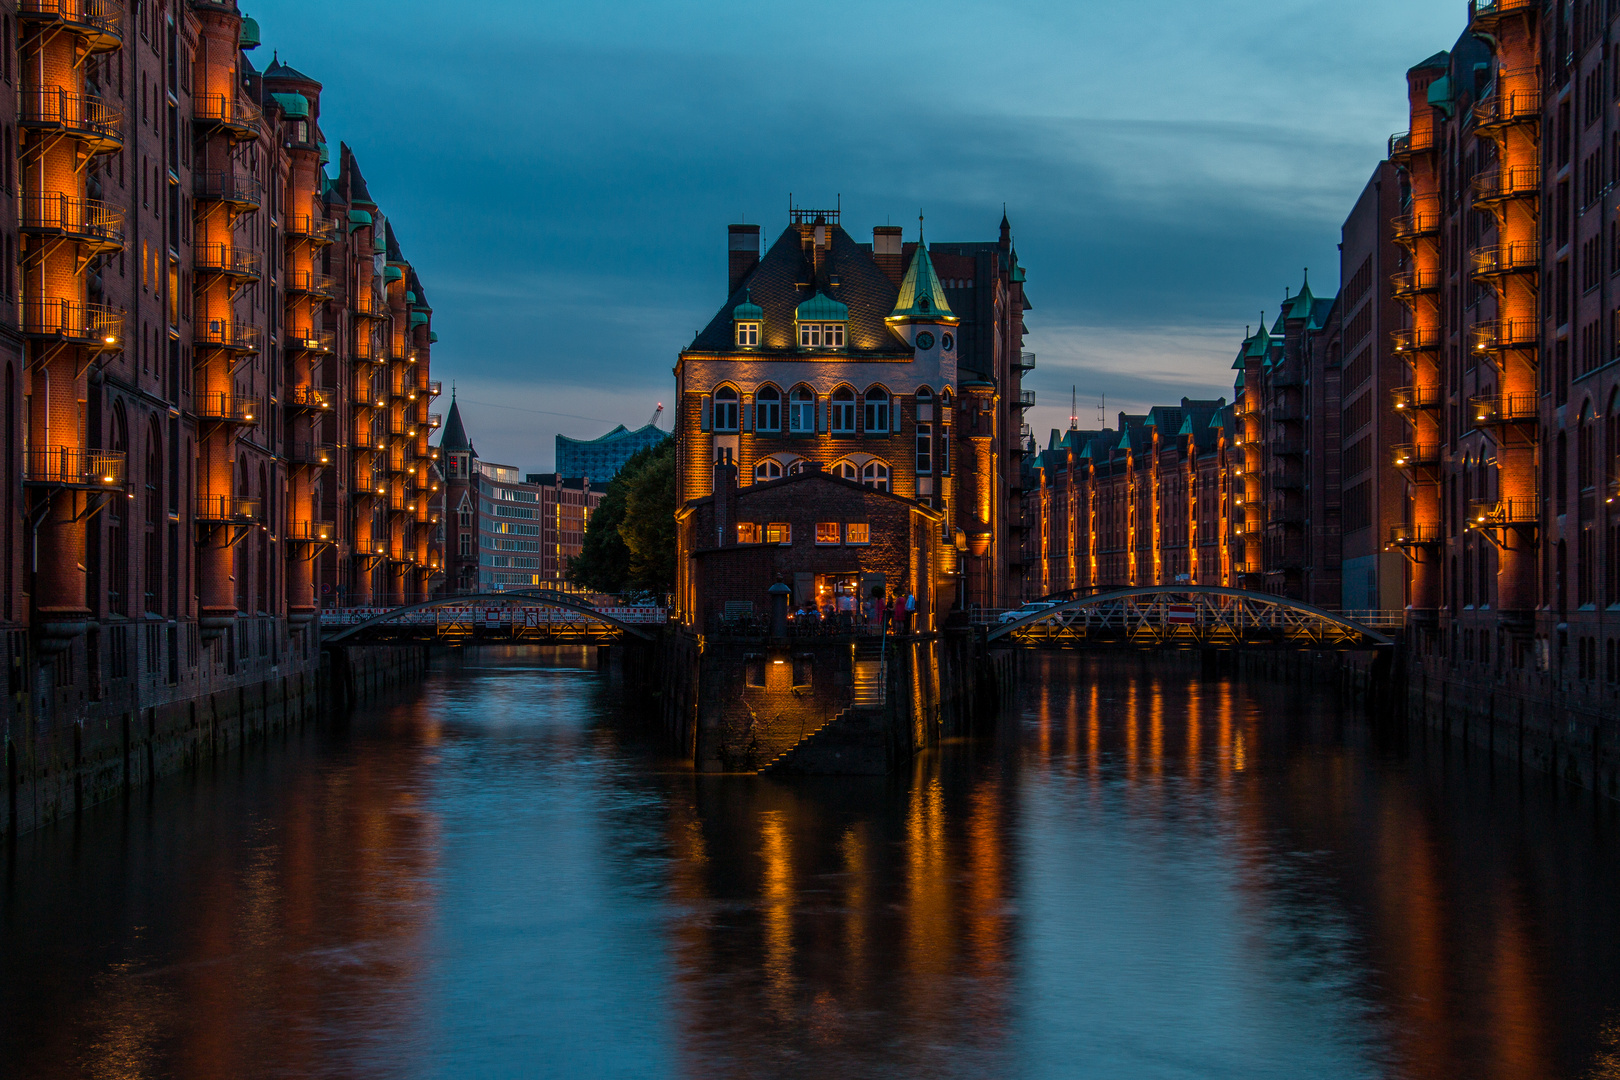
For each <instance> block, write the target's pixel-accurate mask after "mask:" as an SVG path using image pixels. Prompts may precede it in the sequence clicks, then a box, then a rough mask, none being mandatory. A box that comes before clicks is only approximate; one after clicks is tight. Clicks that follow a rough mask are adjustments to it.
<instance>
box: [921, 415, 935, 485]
mask: <svg viewBox="0 0 1620 1080" xmlns="http://www.w3.org/2000/svg"><path fill="white" fill-rule="evenodd" d="M933 471H934V429H933V425H931V424H918V425H917V472H918V473H919V474H924V475H926V474H927V473H931V472H933Z"/></svg>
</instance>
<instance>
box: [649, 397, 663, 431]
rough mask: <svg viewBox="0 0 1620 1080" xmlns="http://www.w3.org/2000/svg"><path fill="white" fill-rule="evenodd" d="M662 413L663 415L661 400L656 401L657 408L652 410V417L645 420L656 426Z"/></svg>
mask: <svg viewBox="0 0 1620 1080" xmlns="http://www.w3.org/2000/svg"><path fill="white" fill-rule="evenodd" d="M663 415H664V403H663V402H662V401H660V402H659V403H658V408H656V409H654V410H653V414H652V419H651V420H649V421H647V423H648V424H650V425H652V426H654V427H656V426H657V425H658V418H659V417H660V416H663Z"/></svg>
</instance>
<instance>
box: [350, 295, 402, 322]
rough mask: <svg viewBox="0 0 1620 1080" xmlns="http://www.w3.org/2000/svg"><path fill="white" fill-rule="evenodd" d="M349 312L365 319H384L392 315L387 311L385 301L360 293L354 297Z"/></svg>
mask: <svg viewBox="0 0 1620 1080" xmlns="http://www.w3.org/2000/svg"><path fill="white" fill-rule="evenodd" d="M350 310H351V311H353V312H354V313H355V314H356V315H359V316H360V317H361V318H365V319H386V318H387V317H388V316H389V315H391V314H392V312H390V311H389V310H388V303H387V301H384V300H378V299H377V298H376V297H375V296H372V295H371V294H370V293H360V294H358V295H357V296H355V298H354V303H353V305H352V306H351V308H350Z"/></svg>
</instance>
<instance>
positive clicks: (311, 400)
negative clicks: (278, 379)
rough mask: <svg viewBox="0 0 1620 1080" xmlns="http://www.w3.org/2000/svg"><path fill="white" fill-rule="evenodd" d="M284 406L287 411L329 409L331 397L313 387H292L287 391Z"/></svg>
mask: <svg viewBox="0 0 1620 1080" xmlns="http://www.w3.org/2000/svg"><path fill="white" fill-rule="evenodd" d="M286 404H287V407H288V408H289V409H330V408H331V407H332V397H331V395H330V394H329V393H327V392H326V391H325V390H319V389H317V388H315V387H313V386H292V387H288V389H287V398H286Z"/></svg>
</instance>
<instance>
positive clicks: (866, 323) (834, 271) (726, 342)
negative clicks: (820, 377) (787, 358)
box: [687, 225, 912, 356]
mask: <svg viewBox="0 0 1620 1080" xmlns="http://www.w3.org/2000/svg"><path fill="white" fill-rule="evenodd" d="M826 228H827V230H828V234H829V245H828V249H827V252H826V254H825V255H824V257H823V258H822V261H821V266H820V268H819V269H816V270H813V269H812V267H811V265H810V260H809V259H808V258H807V257H806V256H805V252H804V248H803V246H802V244H801V241H800V239H799V230H798V228H797V227H796V226H789V227H788V228H787V229H785V230H783V232H782V235H781V236H779V237H777V239H776V242H775V243H773V244H772V245H771V246H770V249H769V250H768V251H766V252H765V256H764V258H762V259H760V261H759V265H757V266H755V267H754V269H753V271H752V272H751V273H749V275H748V276H747V277H746V278H744V279H743V281H742V282H741V283H739V284H738V286H737V289H736V291H735V292H733V293H732V294H731V295H730V296H728V297H727V298H726V301H725V303H723V304H721V305H720V308H719V310H718V311H716V312H715V315H714V318H713V319H711V320H710V321H709V324H708V325H707V326H706V327H704V328H703V329H702V330H700V331H698V334H697V336H696V337H695V338H693V339H692V344H690V345H689V346H687V349H688V351H691V352H730V351H731V350H732V348H733V342H734V340H735V338H734V337H733V330H732V325H731V323H732V312H733V311H734V310H735V309H736V307H737V305H738V304H740V303H742V302H743V301H744V300H752V302H753V303H755V304H757V305H759V308H760V310H761V311H762V312H763V313H764V317H763V319H762V320H761V322H762V325H761V327H760V347H759V349H757V350H755V351H757V352H767V351H770V350H777V351H782V352H790V353H794V354H797V352H798V348H797V344H798V343H797V340H796V338H795V336H794V333H795V332H794V327H793V313H794V310H795V309H797V308H798V306H799V305H800V304H802V303H804V301H806V300H809V299H810V298H811V297H812V296H814V295H815V294H816V292H817V291H821V292H825V293H826V294H827V295H828V296H829V297H831V298H832V299H834V300H837V301H838V302H839V303H841V304H845V305H847V306H848V307H849V328H848V333H847V337H846V342H847V347H846V348H845V349H844V352H845V353H846V354H854V355H861V354H867V355H871V354H888V355H899V356H910V355H912V350H911V349H910V347H909V346H907V345H906V343H905V342H904V341H902V340H901V339H900V338H899V337H897V336H896V335H895V334H894V332H893V331H891V330H890V329H889V328H888V326H887V324H885V323H884V321H883V320H884V318H885V317H886V316H887V315H888V314H889V313H890V312H891V311H893V310H894V306H895V299H896V298H897V297H898V295H899V290H898V289H897V288H896V287H895V285H894V282H892V281H890V280H889V278H888V275H887V274H885V273H884V272H883V271H882V270H880V269H878V265H877V263H876V262H874V261H873V259H872V255H871V252H870V251H866V250H863V249H862V247H861V245H859V244H857V243H856V242H855V241H854V240H852V239H851V238H850V235H849V234H848V233H847V232H845V231H844V230H843V228H842V227H841V226H838V225H828V226H827V227H826ZM834 282H836V284H835V283H834ZM801 285H803V286H804V287H803V288H801V287H800V286H801Z"/></svg>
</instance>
